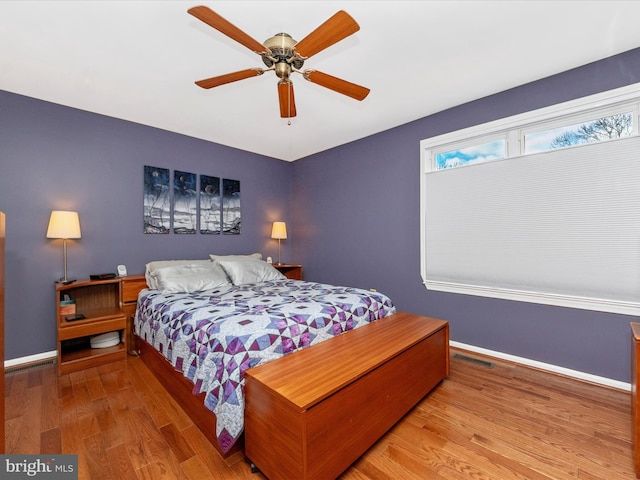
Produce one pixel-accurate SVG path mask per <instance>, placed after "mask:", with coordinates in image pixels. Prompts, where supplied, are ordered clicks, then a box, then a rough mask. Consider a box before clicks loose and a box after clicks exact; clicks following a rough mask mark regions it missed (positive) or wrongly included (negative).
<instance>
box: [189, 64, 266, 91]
mask: <svg viewBox="0 0 640 480" xmlns="http://www.w3.org/2000/svg"><path fill="white" fill-rule="evenodd" d="M263 73H264V70H262V69H261V68H247V69H246V70H240V71H238V72H233V73H227V74H225V75H219V76H217V77H211V78H206V79H204V80H198V81H197V82H196V85H198V86H199V87H202V88H213V87H219V86H220V85H224V84H225V83H231V82H237V81H238V80H244V79H245V78H251V77H256V76H258V75H262V74H263Z"/></svg>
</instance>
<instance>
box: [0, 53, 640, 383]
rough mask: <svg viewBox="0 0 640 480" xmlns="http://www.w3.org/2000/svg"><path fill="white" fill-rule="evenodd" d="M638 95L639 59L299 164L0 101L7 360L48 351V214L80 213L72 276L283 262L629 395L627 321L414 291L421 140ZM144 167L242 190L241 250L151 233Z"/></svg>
mask: <svg viewBox="0 0 640 480" xmlns="http://www.w3.org/2000/svg"><path fill="white" fill-rule="evenodd" d="M638 81H640V49H639V50H633V51H631V52H627V53H625V54H622V55H618V56H616V57H612V58H610V59H606V60H603V61H601V62H597V63H595V64H591V65H587V66H585V67H582V68H579V69H575V70H571V71H568V72H565V73H563V74H560V75H556V76H554V77H550V78H546V79H543V80H540V81H538V82H534V83H531V84H528V85H524V86H522V87H519V88H515V89H512V90H509V91H507V92H502V93H500V94H497V95H494V96H491V97H488V98H484V99H480V100H478V101H475V102H471V103H468V104H465V105H461V106H459V107H456V108H453V109H450V110H447V111H444V112H441V113H438V114H436V115H432V116H430V117H426V118H423V119H420V120H417V121H415V122H412V123H409V124H407V125H404V126H401V127H398V128H395V129H392V130H389V131H386V132H383V133H380V134H377V135H374V136H371V137H368V138H365V139H362V140H360V141H357V142H353V143H350V144H348V145H344V146H342V147H339V148H335V149H332V150H329V151H326V152H322V153H320V154H317V155H313V156H310V157H308V158H305V159H303V160H299V161H297V162H294V163H292V164H289V163H287V162H282V161H279V160H274V159H271V158H266V157H263V156H260V155H255V154H252V153H248V152H243V151H240V150H236V149H232V148H227V147H224V146H221V145H217V144H213V143H210V142H205V141H202V140H197V139H194V138H190V137H186V136H182V135H178V134H173V133H170V132H166V131H162V130H158V129H154V128H150V127H145V126H142V125H138V124H134V123H130V122H125V121H121V120H116V119H113V118H109V117H104V116H100V115H95V114H91V113H87V112H83V111H79V110H74V109H71V108H66V107H62V106H59V105H54V104H51V103H47V102H42V101H39V100H34V99H30V98H26V97H22V96H18V95H14V94H10V93H7V92H1V91H0V210H3V211H5V212H6V213H7V244H6V248H7V252H6V253H7V257H6V278H7V286H6V325H5V328H6V357H7V358H8V359H11V358H17V357H21V356H26V355H31V354H36V353H41V352H45V351H51V350H54V349H55V338H56V333H55V317H54V294H53V281H54V280H55V279H56V278H58V277H60V276H61V274H62V253H61V244H60V241H59V240H58V241H55V240H47V239H46V238H45V233H46V228H47V222H48V219H49V214H50V211H51V210H52V209H71V210H78V211H79V213H80V221H81V224H82V235H83V236H82V239H81V240H78V241H74V242H72V243H71V244H70V246H69V274H70V276H72V277H86V276H88V275H89V274H90V273H94V272H103V271H113V270H114V269H115V266H116V265H117V264H119V263H124V264H126V265H127V267H128V269H129V272H131V273H138V272H142V271H143V268H144V264H145V263H146V262H147V261H149V260H153V259H168V258H179V257H181V258H206V255H207V254H209V253H212V252H219V253H238V252H245V253H246V252H252V251H260V252H262V253H263V254H265V255H272V256H275V255H277V244H276V243H275V241H272V240H270V239H269V234H270V227H271V222H272V221H273V220H276V219H284V220H286V221H288V222H289V223H290V225H289V231H290V238H289V239H288V240H287V241H285V242H283V244H282V248H283V252H282V257H283V259H285V260H287V261H292V262H300V263H303V264H304V274H305V278H306V279H308V280H314V281H323V282H330V283H336V284H343V285H353V286H359V287H364V288H372V287H375V288H377V289H379V290H381V291H384V292H386V293H388V294H389V295H390V296H391V298H393V300H394V301H395V302H396V304H397V305H398V308H399V309H401V310H404V311H409V312H415V313H419V314H424V315H431V316H435V317H440V318H444V319H447V320H449V321H450V322H451V335H452V339H453V340H457V341H460V342H463V343H468V344H471V345H476V346H480V347H484V348H488V349H492V350H496V351H501V352H505V353H509V354H513V355H517V356H522V357H526V358H531V359H534V360H539V361H542V362H547V363H551V364H555V365H560V366H563V367H567V368H571V369H575V370H579V371H583V372H588V373H592V374H595V375H600V376H604V377H608V378H612V379H616V380H621V381H629V366H630V359H629V345H630V333H629V321H632V320H634V318H632V317H628V316H623V315H614V314H605V313H600V312H589V311H585V310H574V309H568V308H560V307H550V306H542V305H535V304H529V303H519V302H512V301H503V300H494V299H487V298H482V297H471V296H464V295H455V294H447V293H439V292H430V291H427V290H426V289H425V288H424V287H423V286H422V280H421V278H420V245H419V241H420V230H419V228H420V220H419V212H420V206H419V192H420V179H419V163H420V160H419V159H420V152H419V142H420V140H421V139H424V138H428V137H431V136H434V135H439V134H442V133H446V132H449V131H453V130H457V129H461V128H464V127H468V126H471V125H476V124H480V123H484V122H489V121H492V120H495V119H498V118H502V117H505V116H509V115H514V114H518V113H521V112H525V111H528V110H532V109H536V108H541V107H544V106H547V105H552V104H555V103H558V102H562V101H567V100H571V99H574V98H578V97H581V96H585V95H589V94H593V93H597V92H600V91H604V90H608V89H612V88H616V87H620V86H623V85H627V84H632V83H636V82H638ZM144 165H153V166H158V167H164V168H169V169H172V170H175V169H178V170H185V171H189V172H194V173H202V174H207V175H216V176H222V177H226V178H234V179H238V180H240V181H241V186H242V220H243V227H242V234H241V235H240V236H216V237H210V236H204V235H199V234H196V235H174V234H170V235H145V234H144V233H142V173H143V166H144Z"/></svg>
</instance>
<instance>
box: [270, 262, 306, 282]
mask: <svg viewBox="0 0 640 480" xmlns="http://www.w3.org/2000/svg"><path fill="white" fill-rule="evenodd" d="M273 267H274V268H275V269H276V270H278V271H280V273H282V274H283V275H284V276H285V277H287V278H288V279H290V280H302V265H299V264H296V263H274V264H273Z"/></svg>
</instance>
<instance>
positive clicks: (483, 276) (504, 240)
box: [422, 137, 640, 314]
mask: <svg viewBox="0 0 640 480" xmlns="http://www.w3.org/2000/svg"><path fill="white" fill-rule="evenodd" d="M423 175H424V177H423V185H422V201H423V202H424V204H423V209H422V211H423V215H424V218H423V232H422V235H423V238H422V243H423V245H422V248H423V250H422V274H423V280H424V283H425V285H426V286H427V288H429V289H434V290H445V291H453V292H460V293H471V294H477V295H485V296H492V297H499V298H511V299H516V300H524V301H534V302H539V303H549V304H556V305H564V306H571V307H578V308H587V309H593V310H602V311H611V312H618V313H627V314H637V313H639V312H640V310H639V309H638V306H639V300H640V138H639V137H631V138H626V139H621V140H616V141H610V142H603V143H597V144H592V145H584V146H579V147H573V148H567V149H563V150H557V151H551V152H545V153H541V154H536V155H528V156H522V157H516V158H510V159H507V160H499V161H494V162H489V163H484V164H479V165H473V166H468V167H462V168H454V169H449V170H439V171H433V172H423Z"/></svg>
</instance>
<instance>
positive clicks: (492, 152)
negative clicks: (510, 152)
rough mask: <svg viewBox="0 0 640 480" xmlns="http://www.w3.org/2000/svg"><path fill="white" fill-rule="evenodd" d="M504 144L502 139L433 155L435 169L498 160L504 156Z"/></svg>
mask: <svg viewBox="0 0 640 480" xmlns="http://www.w3.org/2000/svg"><path fill="white" fill-rule="evenodd" d="M505 148H506V142H505V140H504V139H499V140H495V141H492V142H487V143H483V144H482V145H472V146H470V147H466V148H457V149H455V150H448V151H446V152H441V153H435V154H434V157H435V169H436V170H443V169H445V168H455V167H462V166H464V165H473V164H475V163H482V162H489V161H491V160H498V159H501V158H504V157H505V156H506V151H505Z"/></svg>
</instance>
